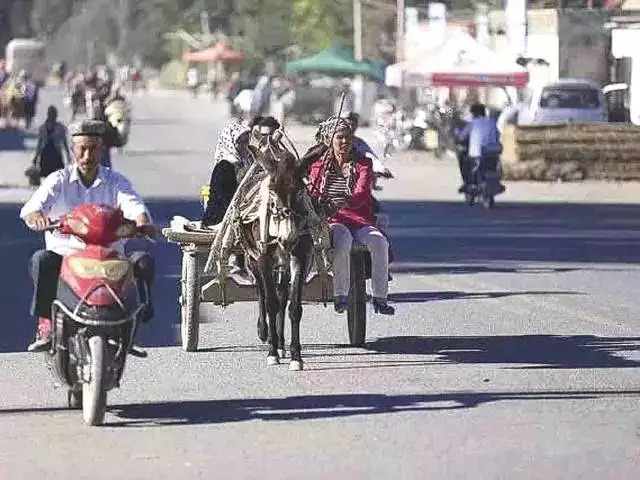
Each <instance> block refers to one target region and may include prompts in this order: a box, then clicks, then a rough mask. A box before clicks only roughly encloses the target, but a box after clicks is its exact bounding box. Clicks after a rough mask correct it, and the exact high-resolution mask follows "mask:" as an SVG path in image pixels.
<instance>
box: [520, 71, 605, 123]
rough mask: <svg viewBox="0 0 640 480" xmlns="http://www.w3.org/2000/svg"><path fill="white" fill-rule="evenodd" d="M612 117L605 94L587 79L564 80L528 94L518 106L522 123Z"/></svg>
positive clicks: (590, 119)
mask: <svg viewBox="0 0 640 480" xmlns="http://www.w3.org/2000/svg"><path fill="white" fill-rule="evenodd" d="M607 118H608V113H607V105H606V102H605V98H604V94H603V92H602V90H601V89H600V87H599V86H598V85H596V84H595V83H593V82H591V81H589V80H585V79H569V78H565V79H560V80H558V81H556V82H551V83H547V84H545V85H542V86H539V87H537V88H534V89H532V90H529V91H528V92H527V93H526V94H525V98H524V101H523V102H522V103H521V104H520V105H519V106H518V119H517V123H518V125H548V124H557V123H569V122H573V123H597V122H606V121H607Z"/></svg>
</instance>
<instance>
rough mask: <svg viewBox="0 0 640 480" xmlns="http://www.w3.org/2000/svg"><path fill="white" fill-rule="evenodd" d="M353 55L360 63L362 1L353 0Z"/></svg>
mask: <svg viewBox="0 0 640 480" xmlns="http://www.w3.org/2000/svg"><path fill="white" fill-rule="evenodd" d="M353 54H354V56H355V58H356V60H357V61H358V62H361V61H362V0H353Z"/></svg>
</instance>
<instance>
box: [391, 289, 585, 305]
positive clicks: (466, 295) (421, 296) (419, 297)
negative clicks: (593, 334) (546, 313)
mask: <svg viewBox="0 0 640 480" xmlns="http://www.w3.org/2000/svg"><path fill="white" fill-rule="evenodd" d="M536 295H543V296H551V295H584V293H581V292H565V291H504V292H463V291H443V292H441V291H433V292H400V293H392V294H390V295H389V300H390V301H391V302H393V303H426V302H435V301H441V300H484V299H488V298H505V297H515V296H536Z"/></svg>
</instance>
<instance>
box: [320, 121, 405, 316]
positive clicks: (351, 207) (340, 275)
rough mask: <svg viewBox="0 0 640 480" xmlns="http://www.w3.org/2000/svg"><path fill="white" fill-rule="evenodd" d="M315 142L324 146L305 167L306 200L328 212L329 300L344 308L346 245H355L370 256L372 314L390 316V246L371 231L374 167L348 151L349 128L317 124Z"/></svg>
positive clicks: (347, 267) (339, 124)
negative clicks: (330, 246)
mask: <svg viewBox="0 0 640 480" xmlns="http://www.w3.org/2000/svg"><path fill="white" fill-rule="evenodd" d="M319 137H320V138H319V140H320V141H321V142H322V143H323V144H324V145H325V146H326V147H328V148H327V149H326V151H325V152H324V154H322V155H321V156H319V158H317V159H316V160H315V161H314V162H313V163H312V164H311V166H310V168H309V175H308V178H309V191H310V195H311V196H312V197H314V198H316V199H317V200H320V202H321V203H322V204H324V205H327V206H328V208H329V211H330V212H331V217H330V218H329V224H330V226H331V236H332V240H333V246H334V260H333V295H334V307H335V310H336V312H338V313H342V312H344V311H346V309H347V306H348V304H349V301H348V295H349V286H350V273H351V266H350V263H349V261H350V259H351V245H352V244H353V242H354V240H355V241H357V242H359V243H362V244H363V245H366V246H367V248H368V250H369V252H370V253H371V289H372V293H373V308H374V311H375V312H376V313H381V314H383V315H393V314H394V313H395V310H394V308H393V307H392V306H390V305H388V304H387V293H388V290H389V242H388V241H387V238H386V237H385V235H384V234H383V233H382V232H381V231H380V230H378V229H377V228H376V226H375V206H374V199H373V196H372V195H371V190H372V186H373V167H372V163H371V160H370V159H369V158H367V157H362V158H359V157H360V156H359V155H357V154H356V152H355V150H354V148H353V131H352V127H351V123H350V122H349V121H348V120H347V119H344V118H335V117H333V118H330V119H329V120H327V121H325V122H323V123H322V125H321V126H320V130H319Z"/></svg>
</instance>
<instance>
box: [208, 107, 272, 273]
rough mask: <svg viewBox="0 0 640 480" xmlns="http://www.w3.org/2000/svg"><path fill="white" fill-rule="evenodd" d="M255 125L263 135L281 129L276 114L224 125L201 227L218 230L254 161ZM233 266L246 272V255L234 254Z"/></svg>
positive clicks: (234, 270) (234, 121)
mask: <svg viewBox="0 0 640 480" xmlns="http://www.w3.org/2000/svg"><path fill="white" fill-rule="evenodd" d="M253 128H259V129H260V134H262V135H270V134H272V133H273V132H275V131H276V130H277V129H278V128H280V124H279V123H278V121H277V120H276V119H275V118H273V117H256V118H254V119H253V120H252V121H251V123H250V124H249V126H245V125H244V124H243V123H241V122H240V121H238V120H231V121H229V122H227V123H226V124H225V125H224V126H223V127H222V130H221V131H220V134H219V135H218V141H217V143H216V148H215V152H214V157H213V170H212V172H211V179H210V181H209V199H208V201H207V206H206V207H205V211H204V214H203V216H202V222H201V226H202V228H210V229H212V230H215V228H216V226H217V225H218V224H219V223H220V222H222V220H223V219H224V216H225V214H226V212H227V209H228V208H229V205H230V204H231V200H232V199H233V195H234V194H235V193H236V190H237V189H238V185H239V184H240V182H241V181H242V178H243V177H244V175H245V173H247V170H248V169H249V167H250V166H251V164H252V163H253V157H252V155H251V152H250V151H249V148H248V146H249V138H250V137H249V134H250V133H251V130H252V129H253ZM231 266H232V269H231V273H234V274H240V275H244V274H246V267H245V261H244V255H242V254H238V255H235V256H234V257H233V258H232V261H231Z"/></svg>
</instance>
